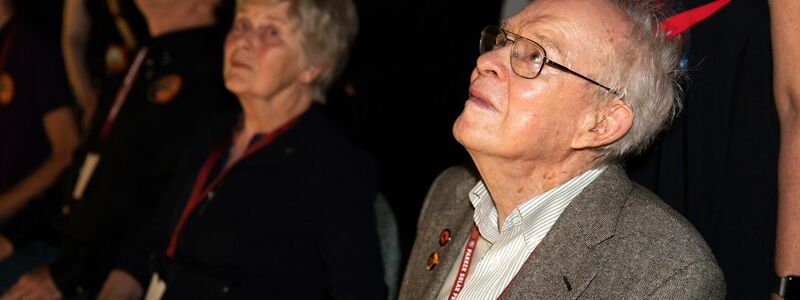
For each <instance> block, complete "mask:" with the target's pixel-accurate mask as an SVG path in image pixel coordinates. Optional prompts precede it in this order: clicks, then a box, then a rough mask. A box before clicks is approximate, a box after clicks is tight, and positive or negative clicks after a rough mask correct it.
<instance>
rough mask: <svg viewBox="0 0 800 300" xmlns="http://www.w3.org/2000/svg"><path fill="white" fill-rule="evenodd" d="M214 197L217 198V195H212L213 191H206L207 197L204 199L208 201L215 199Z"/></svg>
mask: <svg viewBox="0 0 800 300" xmlns="http://www.w3.org/2000/svg"><path fill="white" fill-rule="evenodd" d="M215 196H217V194H216V193H214V191H208V195H206V197H207V198H208V200H214V197H215Z"/></svg>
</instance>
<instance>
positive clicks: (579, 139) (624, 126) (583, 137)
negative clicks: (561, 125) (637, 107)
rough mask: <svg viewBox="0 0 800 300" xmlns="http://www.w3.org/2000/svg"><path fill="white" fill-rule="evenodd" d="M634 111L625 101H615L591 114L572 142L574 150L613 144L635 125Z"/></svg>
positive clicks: (587, 116)
mask: <svg viewBox="0 0 800 300" xmlns="http://www.w3.org/2000/svg"><path fill="white" fill-rule="evenodd" d="M633 118H634V115H633V111H632V110H631V108H630V107H629V106H628V105H627V104H625V102H624V101H622V100H619V99H614V100H611V101H609V102H608V103H606V104H604V105H601V106H600V107H598V108H596V109H592V110H591V112H589V113H588V114H587V115H586V117H585V119H584V122H583V123H582V124H581V127H580V129H579V131H578V134H577V135H576V136H575V138H573V140H572V148H573V149H588V148H597V147H602V146H605V145H608V144H611V143H613V142H615V141H617V140H619V139H620V138H622V136H624V135H625V134H626V133H628V131H629V130H630V129H631V126H632V125H633Z"/></svg>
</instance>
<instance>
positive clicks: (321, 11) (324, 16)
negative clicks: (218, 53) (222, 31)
mask: <svg viewBox="0 0 800 300" xmlns="http://www.w3.org/2000/svg"><path fill="white" fill-rule="evenodd" d="M281 2H289V11H288V17H289V20H290V22H292V25H293V26H294V30H295V32H294V33H295V34H297V37H298V39H299V40H300V48H301V49H300V53H301V55H300V57H301V60H302V62H303V64H304V65H306V66H309V65H316V66H318V67H320V68H321V69H322V71H321V73H320V75H319V76H318V77H317V78H316V79H315V80H314V82H312V83H311V89H312V94H313V95H312V96H313V97H314V99H315V100H316V101H320V102H324V101H325V92H326V90H327V89H328V87H329V86H330V85H331V83H332V82H333V80H334V79H336V76H338V75H339V73H341V71H342V69H344V66H345V65H346V64H347V59H348V56H349V53H350V46H351V45H352V44H353V41H354V40H355V38H356V35H357V33H358V14H357V13H356V8H355V5H354V4H353V2H352V0H237V1H236V7H237V9H241V7H242V5H244V4H278V3H281Z"/></svg>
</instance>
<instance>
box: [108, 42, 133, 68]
mask: <svg viewBox="0 0 800 300" xmlns="http://www.w3.org/2000/svg"><path fill="white" fill-rule="evenodd" d="M105 58H106V73H107V74H110V75H114V74H119V73H122V72H124V71H125V70H126V69H127V68H128V52H127V51H126V50H125V47H123V46H122V45H120V44H109V45H108V47H106V57H105Z"/></svg>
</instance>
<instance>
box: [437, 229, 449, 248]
mask: <svg viewBox="0 0 800 300" xmlns="http://www.w3.org/2000/svg"><path fill="white" fill-rule="evenodd" d="M449 241H450V229H445V230H442V233H441V234H439V246H444V245H446V244H447V242H449Z"/></svg>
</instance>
